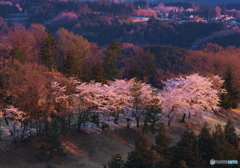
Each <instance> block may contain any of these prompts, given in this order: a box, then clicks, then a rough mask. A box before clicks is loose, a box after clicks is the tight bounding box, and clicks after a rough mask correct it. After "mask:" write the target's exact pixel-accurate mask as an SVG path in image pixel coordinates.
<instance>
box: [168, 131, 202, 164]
mask: <svg viewBox="0 0 240 168" xmlns="http://www.w3.org/2000/svg"><path fill="white" fill-rule="evenodd" d="M183 161H185V162H186V165H187V167H194V168H195V167H196V168H200V167H203V159H202V157H201V155H200V152H199V147H198V144H197V136H196V135H195V133H194V132H193V131H191V130H190V129H189V128H188V127H187V129H186V130H185V131H184V133H183V134H182V135H181V139H180V141H179V142H178V143H177V145H176V147H175V149H174V153H173V159H172V166H173V167H178V165H179V164H180V163H183Z"/></svg>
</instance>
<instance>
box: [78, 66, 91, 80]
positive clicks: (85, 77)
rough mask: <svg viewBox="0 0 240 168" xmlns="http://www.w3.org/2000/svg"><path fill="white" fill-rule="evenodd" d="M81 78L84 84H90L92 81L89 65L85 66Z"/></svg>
mask: <svg viewBox="0 0 240 168" xmlns="http://www.w3.org/2000/svg"><path fill="white" fill-rule="evenodd" d="M79 78H80V80H81V81H82V82H90V81H91V80H92V72H91V69H90V67H89V65H88V64H83V66H82V69H81V73H80V74H79Z"/></svg>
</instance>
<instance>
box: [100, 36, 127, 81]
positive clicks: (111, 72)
mask: <svg viewBox="0 0 240 168" xmlns="http://www.w3.org/2000/svg"><path fill="white" fill-rule="evenodd" d="M121 48H122V44H121V43H119V42H117V41H112V42H111V43H110V44H109V46H108V48H107V51H106V53H105V58H104V61H103V67H104V70H105V74H106V77H107V78H108V79H111V80H112V79H114V78H116V77H117V76H116V75H117V57H118V55H119V50H120V49H121Z"/></svg>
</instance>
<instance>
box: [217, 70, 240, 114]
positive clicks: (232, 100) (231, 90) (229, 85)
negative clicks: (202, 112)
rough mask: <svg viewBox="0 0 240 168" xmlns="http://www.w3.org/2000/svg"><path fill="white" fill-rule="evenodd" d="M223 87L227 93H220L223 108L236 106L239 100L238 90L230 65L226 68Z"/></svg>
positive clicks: (239, 93)
mask: <svg viewBox="0 0 240 168" xmlns="http://www.w3.org/2000/svg"><path fill="white" fill-rule="evenodd" d="M223 88H224V89H226V90H227V94H223V95H221V106H222V107H223V108H224V109H230V108H234V109H235V108H237V107H238V104H239V100H240V92H239V90H238V88H237V85H236V82H235V79H234V74H233V70H232V69H231V68H230V67H228V69H227V72H226V80H225V82H224V83H223Z"/></svg>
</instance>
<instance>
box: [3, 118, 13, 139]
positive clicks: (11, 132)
mask: <svg viewBox="0 0 240 168" xmlns="http://www.w3.org/2000/svg"><path fill="white" fill-rule="evenodd" d="M4 120H5V122H6V124H7V126H8V127H9V123H8V120H7V118H6V117H5V119H4ZM10 134H11V136H13V131H12V130H10Z"/></svg>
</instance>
